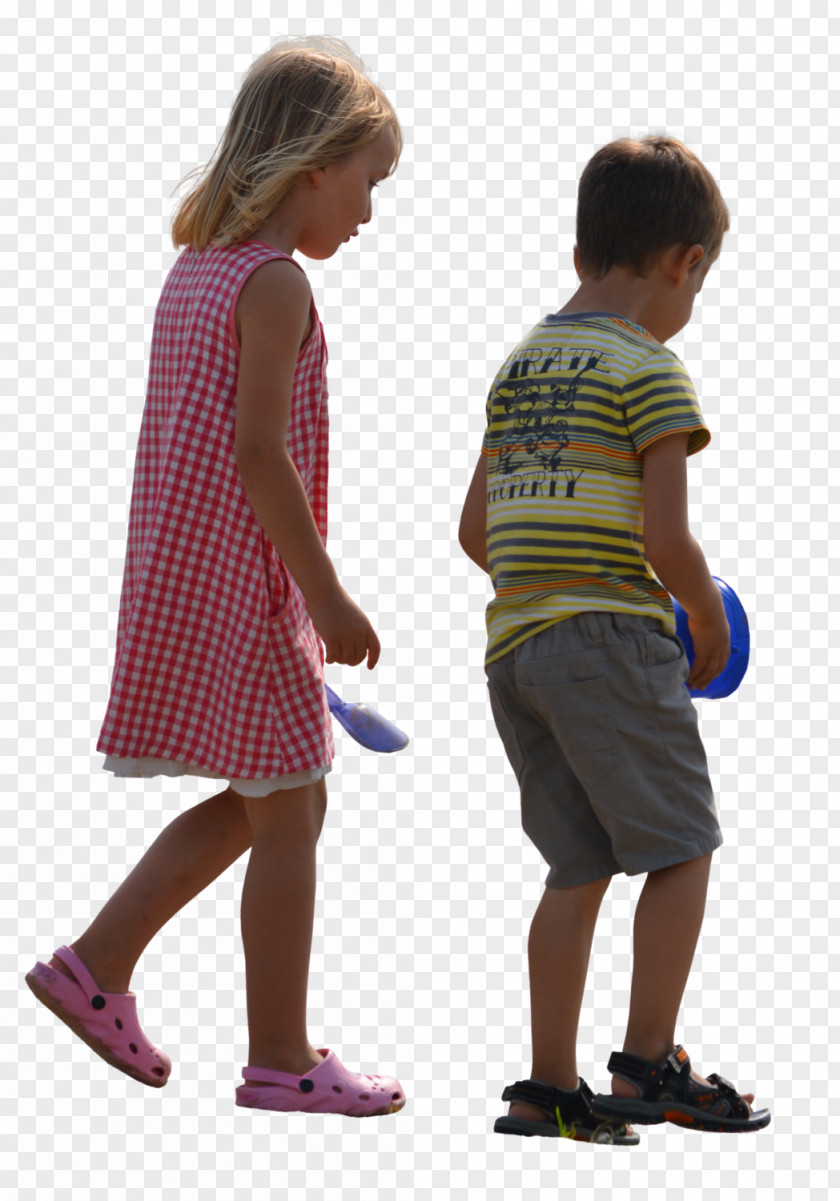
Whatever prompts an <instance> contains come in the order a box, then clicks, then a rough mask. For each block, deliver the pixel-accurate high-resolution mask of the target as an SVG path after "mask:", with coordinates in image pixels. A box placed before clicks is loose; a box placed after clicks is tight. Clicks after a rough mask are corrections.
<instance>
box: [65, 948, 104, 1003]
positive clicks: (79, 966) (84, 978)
mask: <svg viewBox="0 0 840 1201" xmlns="http://www.w3.org/2000/svg"><path fill="white" fill-rule="evenodd" d="M53 954H54V955H55V957H56V959H60V960H61V962H62V963H65V964H66V965H67V967H69V968H70V971H71V972H72V973H73V975H74V976H75V977H76V979H77V981H78V982H79V984H80V985H81V988H82V991H83V992H85V993H87V997H88V1000H90V998H91V997H93V996H96V994H97V993H100V994H101V992H102V989H101V988H100V987H99V985H98V984H97V983H96V981H95V980H94V978H93V976H91V974H90V972H89V971H88V970H87V968H86V967H85V965H84V964H83V963H82V961H81V959H80V958H79V956H78V955H77V954H76V952H75V951H71V950H70V948H69V947H58V948H57V949H56V950H55V951H53Z"/></svg>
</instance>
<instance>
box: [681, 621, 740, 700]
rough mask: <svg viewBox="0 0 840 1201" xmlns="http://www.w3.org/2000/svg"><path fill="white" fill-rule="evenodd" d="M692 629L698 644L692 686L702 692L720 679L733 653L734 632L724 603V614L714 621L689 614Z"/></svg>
mask: <svg viewBox="0 0 840 1201" xmlns="http://www.w3.org/2000/svg"><path fill="white" fill-rule="evenodd" d="M688 632H689V634H691V639H692V642H693V643H694V662H693V663H692V665H691V672H690V673H689V676H688V686H689V688H697V689H698V690H700V691H702V690H703V689H704V688H707V687H708V685H709V684H711V682H712V680H715V679H717V677H718V676H719V675H720V673H721V672H722V671H723V669H724V668H725V667H726V665H727V663H728V662H729V656H730V654H731V652H732V635H731V632H730V629H729V622H728V621H727V620H726V613H725V611H724V608H723V605H721V607H720V614H719V615H718V616H717V617H715V618H714V619H713V620H711V621H698V620H697V618H695V617H692V616H691V614H690V613H689V614H688Z"/></svg>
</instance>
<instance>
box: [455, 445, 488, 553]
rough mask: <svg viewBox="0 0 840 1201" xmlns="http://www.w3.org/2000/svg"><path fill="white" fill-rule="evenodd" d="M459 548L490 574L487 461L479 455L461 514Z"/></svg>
mask: <svg viewBox="0 0 840 1201" xmlns="http://www.w3.org/2000/svg"><path fill="white" fill-rule="evenodd" d="M458 541H459V542H460V544H461V548H462V549H463V550H464V552H465V553H466V554H467V555H468V556H469V558H470V559H472V561H473V563H477V564H478V566H479V567H480V568H481V570H482V571H486V572H487V574H488V575H489V574H490V568H489V566H488V563H487V459H486V458H485V457H484V455H483V454H482V455H480V456H479V459H478V463H477V465H476V469H475V471H474V473H473V477H472V481H471V482H470V487H469V491H468V492H467V498H466V500H465V501H464V508H463V511H462V513H461V524H460V526H459V528H458Z"/></svg>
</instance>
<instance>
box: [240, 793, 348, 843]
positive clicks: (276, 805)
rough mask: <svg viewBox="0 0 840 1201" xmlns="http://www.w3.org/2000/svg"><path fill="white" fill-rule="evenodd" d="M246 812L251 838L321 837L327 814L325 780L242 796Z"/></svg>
mask: <svg viewBox="0 0 840 1201" xmlns="http://www.w3.org/2000/svg"><path fill="white" fill-rule="evenodd" d="M241 799H242V803H243V805H244V807H245V815H246V817H247V818H248V822H249V824H250V826H251V832H252V834H253V837H254V839H255V840H256V839H257V838H261V837H270V836H273V835H277V834H280V835H282V836H283V837H295V836H296V835H300V836H304V837H306V836H309V837H311V836H312V833H313V832H314V835H315V839H316V840H317V839H318V838H319V837H320V834H321V829H322V827H323V825H324V818H325V817H326V813H327V782H326V780H325V779H323V778H322V779H320V780H313V781H312V783H310V784H304V785H302V786H301V787H300V788H278V789H277V790H276V791H275V792H271V793H269V794H268V796H262V797H246V796H244V797H242V798H241Z"/></svg>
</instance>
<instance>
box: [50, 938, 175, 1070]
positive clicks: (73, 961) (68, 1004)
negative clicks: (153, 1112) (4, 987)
mask: <svg viewBox="0 0 840 1201" xmlns="http://www.w3.org/2000/svg"><path fill="white" fill-rule="evenodd" d="M55 955H56V958H58V959H60V960H61V961H62V963H66V964H67V966H68V968H69V969H70V971H71V972H72V973H73V975H74V976H75V977H76V979H75V980H71V979H70V978H69V976H65V975H64V974H63V973H62V972H56V971H54V970H53V968H51V967H49V966H48V965H47V964H45V963H36V964H35V966H34V968H33V969H32V971H31V972H29V973H28V974H27V976H26V983H27V984H28V985H29V987H30V988H31V989H32V991H33V992H34V994H35V996H36V997H37V998H38V1000H39V1001H42V1002H43V1003H44V1005H46V1007H47V1008H48V1009H51V1010H52V1011H53V1013H54V1014H55V1016H56V1017H57V1018H61V1020H62V1022H64V1023H65V1025H67V1026H69V1027H70V1029H71V1030H72V1031H73V1033H74V1034H78V1036H79V1038H80V1039H82V1041H83V1042H86V1043H87V1045H88V1046H89V1047H90V1048H91V1050H93V1051H95V1052H96V1054H97V1055H101V1056H102V1058H103V1059H104V1060H105V1062H106V1063H110V1065H111V1067H114V1068H119V1070H120V1071H121V1072H125V1074H126V1075H127V1076H131V1077H133V1078H134V1079H135V1080H139V1081H140V1083H141V1084H148V1085H150V1086H151V1087H152V1088H163V1086H164V1084H166V1082H167V1080H168V1079H169V1073H170V1072H171V1071H172V1064H171V1063H170V1062H169V1059H168V1057H167V1056H166V1055H164V1054H163V1052H162V1051H159V1050H158V1049H157V1047H153V1046H152V1044H151V1043H150V1042H149V1040H148V1039H147V1038H146V1036H145V1034H144V1033H143V1031H142V1030H141V1029H140V1025H139V1022H138V1021H137V997H136V995H135V993H133V992H127V993H115V992H101V991H100V989H99V988H98V987H97V984H96V981H95V980H94V978H93V976H91V974H90V972H89V971H88V970H87V968H86V967H85V965H84V964H83V963H82V961H81V959H80V958H79V956H78V955H77V954H76V953H75V952H74V951H71V950H70V948H69V947H59V948H58V949H57V950H56V951H55Z"/></svg>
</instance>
